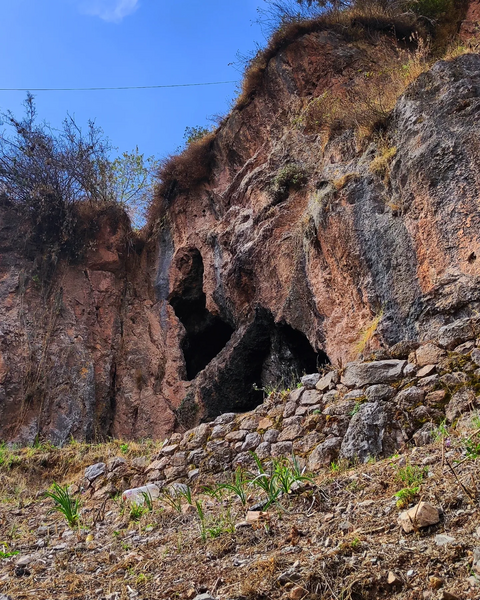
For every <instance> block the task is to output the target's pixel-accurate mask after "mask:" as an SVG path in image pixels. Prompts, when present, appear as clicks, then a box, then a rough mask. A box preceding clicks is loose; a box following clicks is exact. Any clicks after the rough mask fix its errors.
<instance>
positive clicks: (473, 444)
mask: <svg viewBox="0 0 480 600" xmlns="http://www.w3.org/2000/svg"><path fill="white" fill-rule="evenodd" d="M464 447H465V454H466V458H469V459H470V460H476V459H477V458H478V457H479V456H480V442H478V441H475V440H473V439H471V438H469V439H467V440H465V442H464Z"/></svg>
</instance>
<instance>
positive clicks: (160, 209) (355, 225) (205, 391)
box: [0, 3, 480, 443]
mask: <svg viewBox="0 0 480 600" xmlns="http://www.w3.org/2000/svg"><path fill="white" fill-rule="evenodd" d="M472 6H474V5H473V3H472ZM475 28H476V12H475V10H473V9H471V10H470V12H469V16H468V20H467V21H466V22H465V23H464V24H463V26H462V35H465V36H467V35H472V33H474V32H475ZM408 52H410V50H409V48H408V47H407V46H406V42H405V41H400V43H398V42H395V41H394V40H392V39H391V38H389V37H387V38H385V36H384V35H382V36H379V35H378V34H375V35H373V34H371V35H370V34H369V35H368V36H363V37H359V36H358V35H353V34H352V33H351V32H350V31H349V32H345V31H343V30H342V28H341V27H333V28H332V27H330V28H329V27H318V28H317V29H316V30H312V31H310V32H308V33H302V34H299V36H298V37H297V38H296V39H295V40H293V41H290V42H289V43H288V44H285V45H284V46H283V47H281V48H279V50H278V52H277V53H276V54H275V55H274V56H273V57H271V58H269V61H268V63H267V65H266V68H265V71H264V72H263V73H262V76H261V78H260V79H259V82H258V85H257V87H256V89H255V93H254V94H251V95H250V96H249V97H248V98H246V99H244V100H243V101H242V102H241V103H240V104H239V105H238V106H237V108H236V109H234V110H233V111H232V113H231V114H230V115H229V117H228V118H227V119H226V120H225V121H224V123H223V124H222V125H221V127H220V128H219V130H218V131H217V133H216V135H215V136H214V137H213V138H212V139H211V138H209V139H208V140H207V141H206V143H204V146H203V149H204V150H205V152H204V154H203V155H202V156H199V157H198V160H197V161H196V164H195V165H192V169H191V170H192V172H193V171H195V173H196V174H195V176H192V177H191V183H190V185H182V182H181V181H180V180H175V178H173V179H172V180H171V181H170V182H168V184H169V185H168V186H165V185H164V186H163V192H164V193H163V194H162V195H161V197H160V198H159V199H157V202H158V206H157V214H158V219H157V221H156V223H155V224H152V227H151V235H150V239H149V241H148V242H147V243H146V244H142V245H139V244H137V243H134V242H133V241H132V236H131V235H130V233H129V231H128V224H127V223H126V222H124V221H122V220H121V219H120V220H119V219H116V218H114V217H113V216H112V215H109V214H108V213H105V214H101V215H100V216H99V218H98V220H97V223H96V235H95V243H93V244H92V245H91V247H90V248H89V250H88V252H87V253H86V256H85V259H84V260H83V261H82V262H81V263H80V264H75V265H74V264H67V263H59V264H58V265H57V266H56V269H55V273H54V275H53V276H51V277H50V278H49V280H48V284H47V283H45V281H44V280H43V279H42V278H41V277H39V275H38V273H37V263H36V262H35V261H31V260H29V259H27V258H25V257H24V255H23V254H22V252H21V248H20V245H19V241H18V239H16V236H15V235H14V234H15V231H16V230H17V228H18V224H17V223H16V222H15V216H14V213H13V212H12V209H11V208H9V207H3V208H2V209H1V213H0V249H1V262H0V298H1V306H0V310H1V313H2V318H1V325H0V415H1V417H0V437H2V438H7V439H15V440H18V441H23V442H26V441H32V440H33V439H35V437H36V436H37V435H40V436H45V437H47V438H49V439H52V440H53V441H55V442H57V443H63V442H65V441H66V440H67V439H68V438H69V437H70V436H73V437H76V438H86V439H93V438H95V437H102V436H110V435H111V436H116V437H126V438H134V437H137V438H139V437H163V436H166V435H167V434H169V433H170V432H172V431H173V430H175V429H177V430H181V429H186V428H189V427H190V426H192V425H195V424H196V423H198V422H199V421H200V420H201V419H207V420H208V419H213V418H215V417H217V416H218V415H220V414H222V413H226V412H242V411H246V410H250V409H252V408H254V407H255V406H257V405H258V404H260V403H261V402H262V400H263V397H264V391H263V390H264V389H269V388H274V387H277V388H278V387H282V386H283V387H288V386H289V385H291V383H292V382H293V381H296V380H298V378H299V376H301V375H302V374H303V373H311V372H314V371H318V370H319V369H321V368H322V367H323V366H325V365H328V364H329V363H333V364H335V365H337V366H341V365H342V364H345V363H346V362H347V361H349V360H352V359H355V358H356V357H357V356H358V355H359V353H360V352H363V353H367V352H372V351H376V352H377V356H378V352H381V351H382V349H385V348H388V347H390V346H392V345H394V344H395V343H397V342H400V341H401V340H404V339H410V340H421V341H426V340H428V339H430V338H432V337H434V334H435V333H436V331H437V330H438V328H439V327H440V326H443V325H446V324H448V323H450V322H452V321H455V320H457V319H459V318H463V317H470V316H472V315H475V314H476V311H477V310H478V306H479V302H480V292H479V289H480V288H479V286H478V283H479V280H478V276H479V274H480V272H479V262H478V260H477V257H480V237H479V233H478V231H479V227H478V225H479V219H480V213H479V210H478V206H477V204H478V195H479V184H480V183H479V178H478V162H479V152H480V145H479V139H480V135H479V134H480V130H479V121H478V116H477V115H478V110H479V107H480V55H478V54H475V53H469V54H465V55H463V56H459V57H457V58H453V59H450V60H448V61H439V62H437V63H435V64H434V65H433V67H431V68H429V69H428V70H426V72H425V73H423V74H421V75H420V76H419V77H418V79H417V80H416V81H415V82H414V83H413V84H412V85H411V86H410V87H409V88H408V89H407V91H406V92H405V93H404V94H402V95H401V97H400V98H399V99H398V101H397V102H396V105H395V108H394V110H393V112H392V113H391V115H389V116H388V117H385V118H384V119H383V120H382V123H381V129H380V130H377V132H376V133H375V135H370V136H368V135H366V134H365V133H363V134H361V127H360V128H359V126H362V123H359V122H358V120H359V119H358V118H356V121H357V122H355V119H353V121H352V119H350V122H349V121H348V119H347V118H346V117H347V116H348V114H345V113H346V112H347V113H348V110H349V106H350V105H349V102H350V103H351V101H352V96H353V97H354V98H355V94H357V95H358V102H360V101H361V97H360V95H361V93H362V90H364V89H365V85H366V83H365V82H367V83H368V80H369V76H370V75H369V74H370V73H372V72H375V70H377V71H378V70H379V69H380V70H381V68H382V65H384V64H385V60H386V59H385V57H388V59H389V60H390V61H393V62H395V61H396V62H397V63H398V64H403V63H405V61H408ZM407 64H408V62H407ZM374 81H376V82H377V85H382V86H385V87H384V89H383V88H381V89H380V90H379V93H380V95H382V94H385V95H387V93H388V82H387V81H386V80H385V79H379V80H376V79H374ZM319 98H320V99H323V101H324V102H323V104H322V105H321V106H320V108H321V113H322V115H321V116H322V117H323V119H324V120H325V122H327V121H328V123H329V126H328V131H327V130H326V128H325V127H318V126H317V119H318V114H317V113H318V110H317V109H319V105H318V99H319ZM367 100H368V98H367ZM364 104H365V105H368V102H364ZM342 106H343V107H344V110H343V113H342V112H341V108H342ZM345 107H347V110H345ZM367 108H368V106H367ZM313 109H315V110H317V112H315V110H313ZM333 113H335V114H334V115H333V117H332V114H333ZM341 114H343V117H344V125H343V126H342V123H341V119H340V116H339V115H341ZM370 133H371V132H370ZM202 161H204V162H202ZM187 170H188V169H187ZM37 262H38V261H37Z"/></svg>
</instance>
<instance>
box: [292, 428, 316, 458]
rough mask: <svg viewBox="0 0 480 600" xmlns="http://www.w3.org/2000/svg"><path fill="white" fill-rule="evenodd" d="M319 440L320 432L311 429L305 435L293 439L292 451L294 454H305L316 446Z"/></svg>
mask: <svg viewBox="0 0 480 600" xmlns="http://www.w3.org/2000/svg"><path fill="white" fill-rule="evenodd" d="M320 440H321V436H320V434H319V433H318V432H317V431H312V432H311V433H308V434H307V435H304V436H302V437H301V438H299V439H297V440H295V442H294V443H293V451H294V453H295V454H298V453H301V454H306V453H307V452H310V450H312V448H314V447H315V446H318V444H319V443H320Z"/></svg>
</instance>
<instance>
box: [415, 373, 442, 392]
mask: <svg viewBox="0 0 480 600" xmlns="http://www.w3.org/2000/svg"><path fill="white" fill-rule="evenodd" d="M437 383H438V375H437V374H435V375H430V376H429V377H421V378H420V379H419V380H418V381H417V387H419V388H422V390H423V391H424V392H431V391H432V390H433V389H434V387H435V386H436V385H437Z"/></svg>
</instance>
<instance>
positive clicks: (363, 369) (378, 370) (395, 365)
mask: <svg viewBox="0 0 480 600" xmlns="http://www.w3.org/2000/svg"><path fill="white" fill-rule="evenodd" d="M406 363H407V361H405V360H379V361H374V362H369V363H360V362H352V363H348V364H347V366H346V368H345V371H344V373H343V375H342V383H343V384H344V385H346V386H348V387H351V388H354V387H363V386H364V385H373V384H375V383H384V384H385V383H392V382H394V381H398V380H399V379H400V378H401V377H402V373H403V368H404V366H405V365H406ZM317 387H318V385H317Z"/></svg>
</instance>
